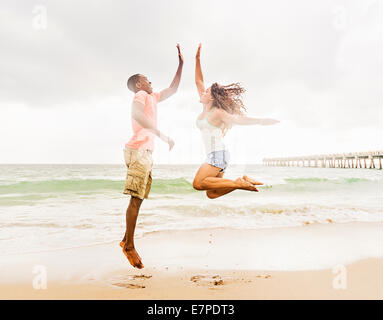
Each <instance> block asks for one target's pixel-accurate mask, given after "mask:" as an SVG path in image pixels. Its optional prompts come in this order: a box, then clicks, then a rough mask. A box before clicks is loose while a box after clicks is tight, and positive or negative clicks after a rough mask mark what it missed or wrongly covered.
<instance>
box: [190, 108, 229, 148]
mask: <svg viewBox="0 0 383 320" xmlns="http://www.w3.org/2000/svg"><path fill="white" fill-rule="evenodd" d="M209 114H210V112H209V113H208V115H207V116H205V117H204V118H203V119H200V120H198V119H197V127H198V128H199V129H200V130H201V134H202V140H203V142H204V145H205V150H206V153H207V154H209V153H211V152H213V151H220V150H225V144H224V143H223V130H222V128H219V127H217V126H215V125H213V124H211V123H210V122H209V120H208V119H207V118H208V116H209Z"/></svg>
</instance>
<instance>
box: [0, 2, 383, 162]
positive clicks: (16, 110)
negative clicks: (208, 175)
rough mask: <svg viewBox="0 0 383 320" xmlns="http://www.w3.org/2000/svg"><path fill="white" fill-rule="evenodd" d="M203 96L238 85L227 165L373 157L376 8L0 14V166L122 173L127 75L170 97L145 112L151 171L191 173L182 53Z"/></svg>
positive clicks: (90, 8)
mask: <svg viewBox="0 0 383 320" xmlns="http://www.w3.org/2000/svg"><path fill="white" fill-rule="evenodd" d="M200 42H201V43H202V52H201V63H202V70H203V73H204V78H205V83H206V85H207V86H209V85H211V84H212V83H213V82H218V83H221V84H228V83H232V82H240V83H241V84H242V85H243V86H244V87H245V89H246V93H245V95H244V103H245V105H246V107H247V110H248V115H249V116H253V117H258V118H262V117H267V118H270V117H271V118H275V119H278V120H280V121H281V123H280V124H278V125H274V126H268V127H265V126H246V127H245V126H236V127H233V129H232V130H231V131H230V132H229V133H228V134H227V136H226V137H225V140H226V145H227V147H228V149H229V150H230V153H231V161H232V163H261V161H262V158H265V157H279V156H296V155H308V154H322V153H326V154H327V153H339V152H352V151H373V150H383V142H382V138H381V137H382V136H383V126H382V123H383V90H382V84H383V58H382V57H383V2H382V1H378V0H367V1H366V0H358V1H356V0H344V1H329V0H324V1H316V0H290V1H284V0H271V1H243V0H238V1H235V2H233V1H227V0H219V1H218V0H197V1H180V0H161V1H158V0H139V1H136V0H129V1H124V0H114V1H94V0H93V1H90V0H84V1H53V0H52V1H42V0H41V1H38V2H34V1H31V0H29V1H26V0H25V1H22V0H19V1H17V2H15V1H10V0H4V1H1V3H0V163H116V164H118V163H123V152H122V150H123V148H124V144H125V142H127V141H128V140H129V138H130V137H131V134H132V129H131V120H130V110H131V109H130V108H131V102H132V98H133V93H132V92H130V91H129V90H128V89H127V87H126V80H127V79H128V78H129V76H130V75H132V74H135V73H141V74H144V75H146V76H147V77H148V78H149V79H150V81H152V85H153V88H154V90H155V91H160V90H162V89H164V88H166V87H168V86H169V85H170V83H171V81H172V79H173V76H174V74H175V71H176V69H177V64H178V56H177V49H176V44H177V43H179V44H180V46H181V50H182V53H183V56H184V60H185V62H184V69H183V74H182V79H181V84H180V87H179V89H178V92H177V93H176V94H175V95H174V96H172V97H171V98H169V99H167V100H166V101H164V102H161V103H160V104H159V105H158V128H159V129H160V130H161V131H162V132H164V133H165V134H167V135H169V136H171V137H172V138H173V139H174V141H175V147H174V148H173V150H172V151H171V152H169V151H168V148H167V145H166V144H164V143H163V142H162V141H160V140H157V141H156V150H155V152H154V155H153V157H154V161H155V163H163V164H172V163H179V164H182V163H201V162H203V161H204V159H205V154H204V149H203V142H202V139H201V136H200V132H199V131H198V129H197V127H196V125H195V120H196V118H197V117H198V114H199V113H200V112H201V111H202V105H201V104H200V103H199V97H198V93H197V91H196V89H195V85H194V66H195V60H194V59H195V52H196V49H197V46H198V44H199V43H200Z"/></svg>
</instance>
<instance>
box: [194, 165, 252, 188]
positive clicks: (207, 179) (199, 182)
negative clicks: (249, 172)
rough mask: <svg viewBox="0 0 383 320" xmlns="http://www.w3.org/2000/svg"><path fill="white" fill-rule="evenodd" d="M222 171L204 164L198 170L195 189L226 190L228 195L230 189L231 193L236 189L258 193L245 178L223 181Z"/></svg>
mask: <svg viewBox="0 0 383 320" xmlns="http://www.w3.org/2000/svg"><path fill="white" fill-rule="evenodd" d="M220 170H221V169H220V168H217V167H214V166H212V165H210V164H208V163H204V164H202V165H201V167H200V168H199V169H198V171H197V174H196V176H195V178H194V181H193V187H194V189H196V190H218V189H220V190H221V189H225V192H226V193H228V192H229V189H232V190H231V191H233V190H235V189H242V190H250V191H258V190H257V188H255V187H254V185H253V184H251V183H250V182H248V181H246V180H244V179H243V178H238V179H236V180H230V179H223V178H220V177H218V175H219V171H220ZM231 191H230V192H231Z"/></svg>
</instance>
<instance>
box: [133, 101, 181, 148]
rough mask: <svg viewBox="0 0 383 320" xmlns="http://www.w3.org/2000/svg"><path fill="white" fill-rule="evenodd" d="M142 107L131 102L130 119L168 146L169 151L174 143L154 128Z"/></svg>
mask: <svg viewBox="0 0 383 320" xmlns="http://www.w3.org/2000/svg"><path fill="white" fill-rule="evenodd" d="M143 109H144V105H143V104H142V103H140V102H137V101H133V103H132V118H133V119H134V120H136V121H137V122H138V123H139V124H140V125H141V126H142V127H143V128H145V129H146V130H149V131H150V132H152V133H154V134H155V135H156V136H157V137H159V138H160V139H161V140H162V141H164V142H166V143H167V144H169V150H171V149H172V148H173V146H174V141H173V140H172V139H171V138H169V137H168V136H166V135H164V134H163V133H162V132H161V131H160V130H158V129H157V128H156V126H155V125H154V124H153V122H152V121H150V120H149V119H148V118H147V117H146V116H145V113H144V111H143Z"/></svg>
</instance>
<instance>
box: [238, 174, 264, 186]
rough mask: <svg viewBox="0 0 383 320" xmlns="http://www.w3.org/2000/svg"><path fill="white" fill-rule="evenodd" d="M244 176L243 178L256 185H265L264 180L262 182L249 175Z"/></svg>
mask: <svg viewBox="0 0 383 320" xmlns="http://www.w3.org/2000/svg"><path fill="white" fill-rule="evenodd" d="M242 178H243V179H244V180H245V181H247V182H250V183H251V184H254V185H256V186H262V185H263V182H260V181H257V180H254V179H251V178H249V177H248V176H243V177H242Z"/></svg>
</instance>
